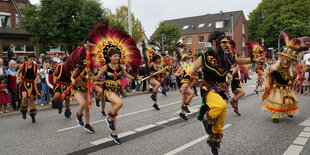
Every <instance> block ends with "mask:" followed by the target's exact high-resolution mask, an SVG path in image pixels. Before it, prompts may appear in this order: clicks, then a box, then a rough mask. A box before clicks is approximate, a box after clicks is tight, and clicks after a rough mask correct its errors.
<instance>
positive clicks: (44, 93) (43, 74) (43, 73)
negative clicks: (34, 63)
mask: <svg viewBox="0 0 310 155" xmlns="http://www.w3.org/2000/svg"><path fill="white" fill-rule="evenodd" d="M49 70H50V64H49V63H44V64H43V68H42V69H40V81H41V97H40V105H41V106H43V105H44V102H46V104H48V103H50V97H51V94H50V88H49V87H48V85H47V80H46V79H47V77H48V73H49Z"/></svg>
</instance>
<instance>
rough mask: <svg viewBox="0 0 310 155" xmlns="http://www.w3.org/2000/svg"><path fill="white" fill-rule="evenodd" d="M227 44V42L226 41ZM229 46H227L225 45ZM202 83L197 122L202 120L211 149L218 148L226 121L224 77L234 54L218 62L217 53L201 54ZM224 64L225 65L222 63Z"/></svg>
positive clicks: (233, 60) (226, 93) (207, 52)
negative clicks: (200, 104) (200, 105)
mask: <svg viewBox="0 0 310 155" xmlns="http://www.w3.org/2000/svg"><path fill="white" fill-rule="evenodd" d="M226 42H228V41H226ZM226 46H229V45H226ZM200 56H201V57H202V72H203V77H204V79H203V83H202V84H201V97H202V103H203V104H202V107H201V109H200V112H199V116H198V120H202V122H203V124H204V127H205V130H206V132H207V133H208V134H209V135H210V136H209V138H208V140H207V142H208V144H209V145H210V146H211V148H212V147H216V148H218V147H219V146H220V143H221V140H222V137H223V134H222V132H223V129H224V121H225V119H226V107H227V104H226V100H227V99H228V98H229V97H228V90H226V88H227V83H226V75H227V73H229V71H230V66H231V65H232V64H233V63H234V62H235V58H236V56H235V54H234V52H229V53H226V52H225V53H224V57H223V59H224V61H221V60H219V56H218V54H217V52H215V51H213V49H209V50H208V51H206V52H203V53H201V55H200ZM223 62H225V63H223Z"/></svg>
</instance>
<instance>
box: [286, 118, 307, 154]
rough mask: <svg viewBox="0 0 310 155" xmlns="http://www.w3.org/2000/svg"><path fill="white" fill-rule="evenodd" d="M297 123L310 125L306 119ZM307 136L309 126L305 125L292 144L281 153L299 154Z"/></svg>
mask: <svg viewBox="0 0 310 155" xmlns="http://www.w3.org/2000/svg"><path fill="white" fill-rule="evenodd" d="M299 125H300V126H310V120H309V119H307V120H305V121H303V122H302V123H300V124H299ZM309 137H310V127H305V128H304V130H303V131H302V132H301V133H300V134H299V136H298V137H297V138H296V139H295V141H294V142H293V144H292V145H291V146H290V147H288V148H287V150H286V151H285V152H284V153H283V155H299V154H300V152H301V151H302V149H303V148H304V145H306V143H307V141H308V139H309ZM294 144H297V145H294Z"/></svg>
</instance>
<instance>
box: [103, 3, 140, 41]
mask: <svg viewBox="0 0 310 155" xmlns="http://www.w3.org/2000/svg"><path fill="white" fill-rule="evenodd" d="M108 16H109V21H110V23H112V24H111V25H112V26H114V27H118V28H120V29H122V30H124V27H125V29H126V31H128V20H127V16H128V7H126V6H120V7H118V8H117V9H116V11H115V14H113V13H111V11H109V15H108ZM131 19H132V38H133V39H135V40H136V41H137V42H140V41H143V40H144V29H143V27H142V24H141V22H140V20H138V19H136V17H135V15H134V14H133V13H132V15H131Z"/></svg>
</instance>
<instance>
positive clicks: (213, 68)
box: [202, 48, 229, 77]
mask: <svg viewBox="0 0 310 155" xmlns="http://www.w3.org/2000/svg"><path fill="white" fill-rule="evenodd" d="M217 59H218V56H217V54H216V52H215V51H213V49H212V48H209V50H208V51H206V52H203V53H202V63H203V64H202V66H203V69H204V70H206V71H209V72H211V73H214V74H215V75H217V76H220V77H223V76H225V77H226V74H227V73H228V71H229V70H227V69H226V68H225V66H224V65H223V64H221V63H220V61H218V60H217Z"/></svg>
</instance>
